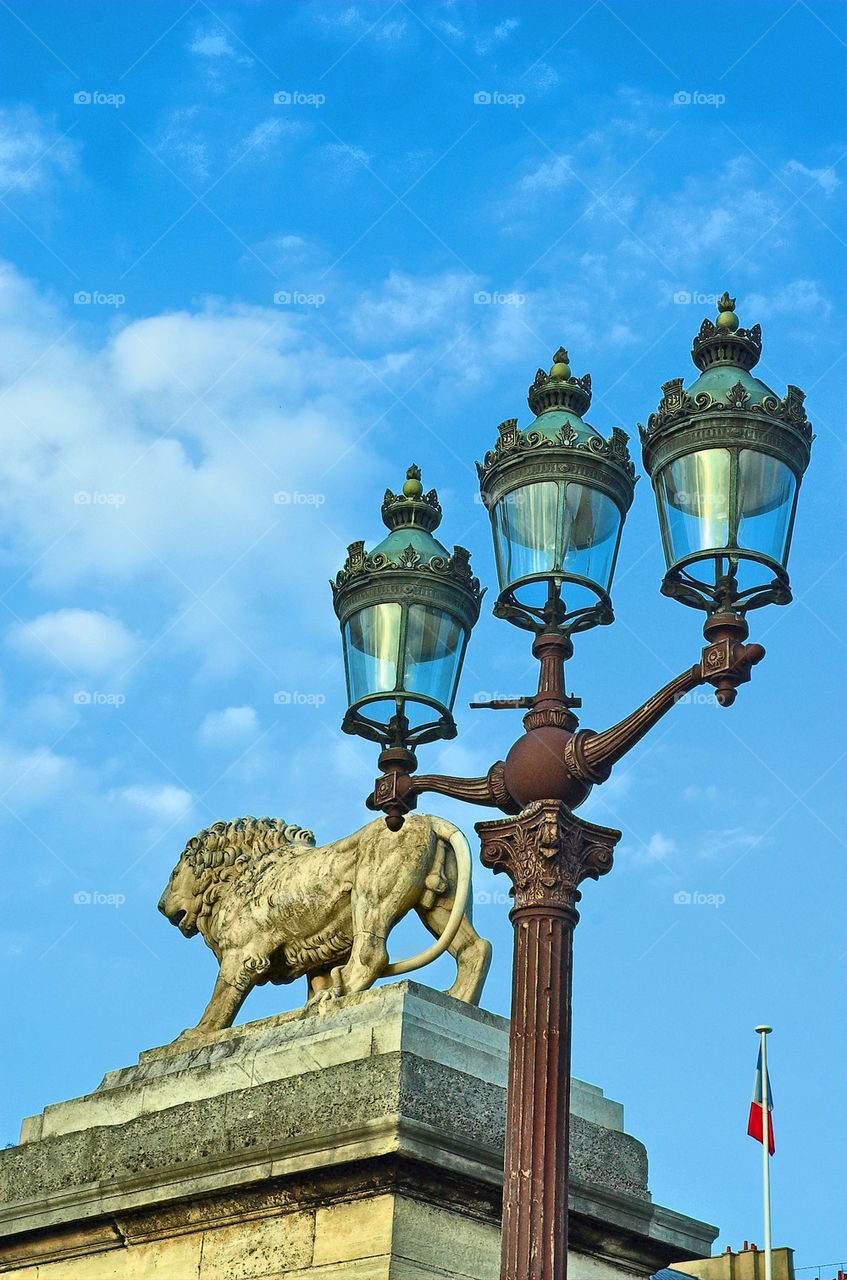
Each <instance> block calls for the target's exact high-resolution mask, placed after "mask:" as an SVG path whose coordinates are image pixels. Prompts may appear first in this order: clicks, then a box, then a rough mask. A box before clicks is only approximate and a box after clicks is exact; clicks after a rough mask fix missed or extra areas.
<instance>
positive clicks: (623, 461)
mask: <svg viewBox="0 0 847 1280" xmlns="http://www.w3.org/2000/svg"><path fill="white" fill-rule="evenodd" d="M527 400H528V404H529V407H530V409H531V410H532V412H533V413H534V414H535V420H534V421H533V422H531V423H530V425H529V426H528V427H527V428H526V430H521V429H520V428H519V427H518V422H517V419H516V418H509V419H507V420H506V421H505V422H501V424H500V426H499V427H498V439H497V443H496V444H495V446H494V448H493V449H492V450H490V451H489V452H488V453H486V455H485V458H484V460H483V462H482V463H479V462H478V463H477V472H478V474H479V487H480V493H481V495H482V500H483V503H484V504H485V506H486V507H487V509H488V512H489V515H490V517H491V525H492V532H493V537H494V553H495V559H496V564H497V576H498V581H499V586H500V594H499V596H498V599H497V602H496V604H495V606H494V614H495V616H496V617H500V618H506V619H507V620H508V621H509V622H513V623H514V624H515V625H516V626H519V627H524V628H525V629H527V630H530V631H535V632H536V633H537V634H540V633H541V632H542V631H548V632H549V631H551V630H556V631H558V632H560V633H561V634H566V635H569V634H570V633H572V632H575V631H585V630H588V628H589V627H595V626H598V625H601V624H605V623H609V622H612V621H613V619H614V614H613V612H612V604H611V599H610V596H609V589H610V587H611V582H612V575H613V574H614V569H615V560H616V558H617V551H618V544H619V541H620V533H621V529H622V527H623V522H624V518H625V516H626V513H627V511H628V510H629V507H630V505H631V503H632V495H633V489H634V485H635V479H636V476H635V468H634V467H633V465H632V461H631V459H630V456H629V450H628V448H627V441H628V439H629V437H628V436H627V435H626V433H625V432H624V431H621V430H620V428H619V427H615V428H614V430H613V431H612V434H611V436H610V437H609V438H608V439H604V438H603V436H602V435H601V434H600V433H599V432H598V431H595V429H594V427H592V426H591V424H590V423H588V422H586V421H585V419H584V416H583V415H584V414H585V413H586V412H587V411H588V409H589V407H590V405H591V376H590V374H584V375H583V376H582V377H575V376H574V375H573V374H572V373H571V366H570V360H569V357H568V353H567V351H566V350H565V349H564V347H560V348H559V349H558V351H557V352H556V353H555V355H554V356H553V363H552V367H551V368H550V371H549V373H546V372H545V371H544V370H543V369H539V370H538V373H537V374H536V377H535V381H534V382H533V384H532V386H531V387H530V389H529V395H528V397H527Z"/></svg>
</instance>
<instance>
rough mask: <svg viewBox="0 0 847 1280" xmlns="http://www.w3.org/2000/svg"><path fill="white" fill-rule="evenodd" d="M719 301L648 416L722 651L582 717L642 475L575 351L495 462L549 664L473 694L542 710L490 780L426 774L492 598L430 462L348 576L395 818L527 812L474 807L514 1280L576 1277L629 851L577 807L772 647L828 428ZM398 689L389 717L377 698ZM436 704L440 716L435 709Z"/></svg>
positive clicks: (490, 458)
mask: <svg viewBox="0 0 847 1280" xmlns="http://www.w3.org/2000/svg"><path fill="white" fill-rule="evenodd" d="M719 305H720V314H719V316H718V319H717V323H716V324H712V323H711V322H710V321H708V320H705V321H704V322H703V326H702V327H701V330H700V333H699V335H698V337H697V338H696V339H695V342H694V349H693V352H692V357H693V359H694V361H695V363H696V364H697V366H698V368H699V369H700V370H701V376H700V377H699V378H698V379H697V380H696V382H694V384H693V385H692V386H691V387H689V388H688V390H687V391H686V390H684V389H683V383H682V379H676V380H674V381H673V382H668V383H666V384H665V385H664V387H663V391H664V398H663V400H662V402H661V404H660V406H659V409H658V411H657V412H656V413H655V414H652V415H651V417H650V418H649V420H648V426H647V429H646V431H645V430H644V428H639V429H640V431H641V437H642V442H643V447H644V463H645V467H646V468H647V470H648V472H649V474H650V477H651V479H652V481H653V486H654V490H655V493H656V500H657V504H658V508H659V521H660V525H661V529H662V538H663V545H664V549H665V556H666V560H667V568H668V572H667V574H666V577H665V580H664V583H663V585H662V590H663V592H665V594H667V595H671V596H674V597H675V598H677V599H680V600H681V601H682V602H683V603H684V604H687V605H691V606H694V607H697V608H702V609H704V610H705V612H706V615H707V616H706V623H705V626H704V635H705V638H706V647H705V648H704V649H703V651H702V655H701V658H700V661H699V662H697V663H696V664H695V665H694V666H692V667H690V668H689V669H688V670H686V671H684V672H682V674H681V675H679V676H677V677H676V678H675V679H674V680H671V681H670V682H669V683H668V684H667V685H665V687H664V688H663V689H661V690H660V691H659V692H658V693H657V694H655V695H654V696H653V697H652V698H650V699H649V701H647V702H646V703H644V704H643V706H641V707H639V708H638V709H637V710H636V711H634V712H633V713H632V714H631V715H629V716H627V717H626V719H624V720H622V721H621V722H620V723H619V724H617V725H615V726H613V727H612V728H611V729H607V730H605V731H604V732H602V733H595V732H593V731H592V730H590V729H579V728H578V720H577V717H576V715H575V710H574V709H575V708H577V707H579V706H580V701H579V699H577V698H573V697H569V696H568V695H567V693H566V691H565V679H564V664H565V661H566V660H567V659H568V658H570V657H571V655H572V652H573V645H572V641H571V636H572V635H573V634H575V633H577V632H581V631H585V630H588V629H589V628H591V627H594V626H598V625H603V624H607V623H610V622H612V621H613V613H612V606H611V600H610V596H609V591H610V588H611V581H612V575H613V572H614V567H615V560H616V557H617V551H618V544H619V541H620V534H621V529H622V527H623V523H624V518H625V516H626V513H627V511H628V509H629V506H630V504H631V502H632V496H633V489H634V485H635V471H634V468H633V465H632V463H631V461H630V458H629V453H628V450H627V439H628V437H627V436H626V435H625V434H624V432H623V431H620V430H619V429H618V428H615V430H614V431H613V432H612V435H611V436H610V437H609V439H608V440H604V439H603V437H602V436H600V435H599V434H598V433H597V432H596V431H595V430H594V429H593V427H591V426H589V424H588V423H587V422H586V421H585V420H584V418H583V416H582V415H583V414H584V413H585V412H586V411H587V409H588V407H589V405H590V402H591V381H590V378H589V377H588V376H587V375H586V376H585V377H583V378H575V377H573V376H572V375H571V371H570V367H569V365H568V358H567V353H566V352H565V351H563V350H561V349H560V350H559V351H557V352H556V355H555V357H554V363H553V366H552V369H551V370H550V372H549V374H545V373H544V372H543V371H542V370H539V372H538V375H537V377H536V379H535V382H534V383H533V385H532V387H531V388H530V392H529V404H530V408H531V409H532V410H533V412H534V413H535V415H536V417H535V420H534V422H532V424H531V425H530V426H529V427H528V428H527V429H526V430H520V429H519V428H518V425H517V421H516V420H515V419H509V420H508V421H506V422H504V423H502V424H501V426H500V428H499V437H498V440H497V443H496V445H495V447H494V449H493V450H492V451H491V452H490V453H488V454H486V456H485V460H484V462H483V463H482V464H481V465H480V464H477V465H478V470H479V478H480V490H481V492H482V496H483V501H484V502H485V504H486V506H487V507H488V509H489V512H490V515H491V522H492V529H493V536H494V548H495V557H496V563H497V574H498V578H499V585H500V594H499V596H498V599H497V602H496V604H495V606H494V613H495V615H496V616H498V617H502V618H506V619H507V620H508V621H510V622H512V623H514V624H515V625H516V626H518V627H521V628H523V629H525V630H529V631H532V632H533V633H534V637H535V638H534V640H533V645H532V651H533V654H534V655H535V656H536V657H537V658H538V659H539V663H540V672H539V680H538V689H537V691H536V693H535V694H534V695H533V696H532V697H527V698H517V699H513V700H500V701H497V702H490V703H476V704H471V705H472V706H485V707H491V708H495V709H496V708H505V707H521V708H524V709H525V710H526V714H525V716H524V720H523V723H524V729H525V732H524V734H523V735H522V736H521V737H520V738H518V740H517V742H515V744H514V745H513V746H512V748H511V750H510V751H509V752H508V754H507V756H506V759H505V761H497V762H496V763H495V764H493V765H492V766H491V768H490V769H489V771H488V773H487V774H486V776H485V777H483V778H450V777H443V776H441V775H435V774H429V775H426V774H416V773H415V772H414V770H415V768H416V760H415V756H414V753H413V750H412V748H413V746H415V745H417V744H419V743H421V742H427V741H432V740H433V739H435V738H439V737H453V736H454V735H455V732H456V729H455V725H454V722H453V719H452V705H453V699H454V696H455V690H456V684H457V681H458V675H459V670H460V667H461V661H462V657H463V654H464V649H465V644H466V642H467V637H468V634H469V632H470V629H471V627H472V626H473V624H474V622H475V621H476V618H477V616H478V612H479V601H480V591H479V584H478V583H477V581H476V579H475V578H472V577H471V575H470V568H469V556H468V553H467V552H466V551H464V550H463V549H462V548H460V547H456V548H454V551H453V555H452V556H450V555H449V554H448V552H447V551H446V549H445V548H444V547H442V546H441V544H440V543H438V542H436V540H435V539H434V538H433V537H432V534H431V531H432V529H434V528H435V527H436V526H437V524H438V521H439V519H440V507H439V505H438V501H437V498H436V495H435V493H434V492H433V493H430V494H427V495H426V497H424V496H423V492H422V489H421V486H420V483H419V472H418V471H417V468H410V470H409V479H408V480H407V482H406V485H405V486H404V495H403V496H396V495H394V494H392V493H391V492H390V491H389V492H388V493H387V494H386V499H385V503H384V504H383V518H384V519H385V521H386V523H387V524H388V525H389V528H390V529H391V533H390V534H389V536H388V538H386V539H385V541H384V542H383V543H381V544H380V546H379V547H377V548H376V550H375V551H373V552H371V553H370V555H368V554H366V553H365V551H364V544H363V543H361V542H357V543H354V544H353V545H352V546H351V547H350V550H349V554H348V558H347V562H346V564H345V566H344V568H343V570H342V571H341V573H340V574H339V575H338V578H337V579H336V581H335V583H333V592H334V597H335V609H336V612H337V613H338V616H339V619H340V621H341V626H342V635H343V639H344V650H345V661H346V668H347V680H348V695H349V700H350V707H349V710H348V712H347V715H346V716H345V719H344V723H343V726H342V727H343V728H344V729H345V731H346V732H348V733H357V734H360V735H362V736H363V737H366V738H369V739H371V740H373V741H377V742H380V743H381V744H382V747H383V751H382V754H381V755H380V758H379V765H380V768H381V769H382V771H383V772H382V775H381V776H380V777H379V778H378V779H377V781H376V783H375V786H374V791H373V794H372V795H371V796H370V797H369V798H368V801H367V803H368V806H369V807H370V808H372V809H381V810H382V811H383V812H384V813H385V814H386V822H387V823H388V825H389V827H390V828H391V829H392V830H397V829H398V828H399V827H400V825H402V822H403V817H404V815H405V813H407V812H408V811H409V810H410V809H413V808H414V807H415V805H416V803H417V797H418V796H419V795H421V794H422V793H424V792H427V791H432V792H439V793H441V794H442V795H449V796H452V797H454V798H456V799H461V800H467V801H469V802H471V803H472V804H481V805H488V806H491V807H493V808H498V809H500V810H501V811H502V812H504V813H506V814H508V815H510V816H509V817H507V818H505V819H499V820H495V821H489V822H480V823H477V824H476V830H477V833H478V834H479V836H480V840H481V854H480V856H481V859H482V862H483V863H484V864H485V865H486V866H489V867H492V868H493V870H494V871H505V872H506V874H507V875H508V876H509V877H510V879H511V880H512V884H513V889H512V896H513V898H514V906H513V908H512V911H511V913H510V918H511V921H512V924H513V926H514V932H515V952H514V966H513V978H512V984H513V985H512V1021H511V1033H510V1057H509V1084H508V1104H507V1119H506V1152H505V1180H504V1192H503V1253H502V1271H501V1276H502V1280H566V1277H567V1217H568V1101H569V1090H570V1026H571V968H572V964H571V961H572V937H573V929H574V926H575V925H576V923H577V921H578V919H579V916H578V912H577V910H576V904H577V903H578V901H579V899H580V892H579V888H578V886H579V884H580V882H581V881H582V880H585V879H587V878H593V879H597V878H598V877H599V876H600V875H603V874H604V873H605V872H607V871H609V870H610V869H611V866H612V853H613V849H614V846H615V844H616V843H617V841H618V840H619V839H620V832H619V831H613V830H610V829H609V828H606V827H599V826H596V825H595V824H593V823H589V822H586V821H584V820H583V819H581V818H577V817H575V815H574V813H573V810H574V809H576V808H578V806H579V805H580V804H582V803H583V801H584V800H585V799H586V798H587V796H588V794H589V792H590V791H591V788H592V786H594V785H596V784H598V783H602V782H604V781H605V780H606V779H607V778H608V777H609V774H610V772H611V770H612V767H613V765H614V764H615V763H616V762H617V761H618V760H620V759H621V757H622V756H624V755H625V754H626V752H627V751H629V750H630V748H631V747H633V746H634V745H635V743H636V742H638V741H639V739H640V738H642V737H643V736H644V734H645V733H647V731H648V730H649V729H650V728H651V727H652V726H653V725H654V724H655V723H656V722H657V721H658V720H659V719H660V718H661V717H662V716H663V715H664V714H665V712H666V711H668V710H669V709H670V707H672V706H673V704H674V703H675V702H676V701H677V700H678V699H679V698H680V697H682V696H683V695H684V694H686V693H688V692H690V691H691V690H692V689H694V688H696V687H697V686H698V685H701V684H706V683H708V684H711V685H713V686H714V687H715V689H716V696H717V699H718V702H719V703H720V704H721V705H722V706H729V705H730V704H731V703H732V702H733V701H734V700H735V695H736V689H737V687H738V685H739V684H742V683H744V682H745V681H747V680H749V678H750V669H751V667H752V666H753V665H754V664H755V663H757V662H759V661H760V660H761V659H762V658H763V657H764V649H762V648H761V646H760V645H747V644H744V643H743V641H744V640H745V639H746V637H747V633H748V632H747V623H746V621H745V617H744V615H745V613H746V612H747V610H749V609H752V608H756V607H758V606H760V605H764V604H767V603H775V604H786V603H787V602H788V601H789V600H790V599H791V595H790V591H789V588H788V575H787V572H786V567H785V566H786V561H787V555H788V543H789V539H790V533H791V525H792V523H793V518H794V506H795V503H796V495H797V489H798V488H799V484H800V480H801V477H802V474H803V472H804V470H805V468H806V466H807V464H808V461H809V449H810V445H811V441H812V438H813V437H812V435H811V428H810V427H809V424H808V422H807V420H806V415H805V412H804V411H803V407H802V406H803V394H802V392H800V391H798V389H797V388H796V387H789V388H788V394H787V395H786V396H785V398H784V399H780V398H779V397H778V396H776V395H775V394H774V393H773V392H772V391H770V390H769V389H768V388H767V387H766V386H765V385H764V384H763V383H762V382H760V381H759V380H758V379H756V378H754V377H753V376H752V375H751V374H750V369H752V368H753V366H754V365H755V363H756V361H757V359H758V356H759V353H760V351H761V334H760V331H759V326H758V325H756V326H755V327H754V328H753V329H751V330H749V331H748V330H744V329H739V327H738V320H737V317H736V316H735V313H734V311H733V309H732V308H733V306H734V301H733V300H731V299H729V298H728V297H727V295H724V297H723V298H722V299H721V302H720V304H719ZM695 573H696V574H702V575H704V576H702V577H696V576H694V575H695ZM767 575H773V577H772V580H771V581H763V577H766V576H767ZM375 610H376V612H374V611H375ZM379 704H382V706H383V708H384V712H383V714H384V718H383V719H382V720H379V721H377V720H375V719H371V718H369V717H366V716H365V715H364V714H363V710H362V709H363V708H364V707H366V706H367V707H372V706H373V705H379ZM386 704H388V707H387V709H385V708H386ZM392 705H393V710H391V714H388V710H390V708H391V706H392ZM410 708H413V710H410ZM422 708H423V709H424V710H423V711H422V710H421V709H422ZM432 711H436V712H437V713H438V719H437V720H435V721H433V720H432V719H431V718H430V719H429V720H427V719H426V718H425V717H426V715H430V717H431V712H432Z"/></svg>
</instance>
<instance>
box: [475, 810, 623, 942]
mask: <svg viewBox="0 0 847 1280" xmlns="http://www.w3.org/2000/svg"><path fill="white" fill-rule="evenodd" d="M475 827H476V832H477V834H478V835H479V838H480V841H481V843H482V847H481V849H480V859H481V861H482V864H483V866H486V867H491V869H492V870H493V871H494V872H498V871H505V872H506V874H507V876H508V877H509V879H510V880H511V881H512V884H513V886H514V887H513V889H512V896H513V898H514V901H515V905H514V908H513V910H515V911H518V910H521V909H522V908H526V907H535V908H541V909H545V908H553V909H556V910H559V911H565V912H569V913H572V914H573V915H574V916H575V917H576V909H575V908H576V903H577V902H579V900H580V897H581V896H582V895H581V894H580V892H579V889H578V888H577V886H578V885H579V884H580V882H581V881H583V880H587V879H589V878H590V879H592V880H597V879H599V877H600V876H602V875H605V874H606V872H607V871H611V869H612V856H613V851H614V847H615V845H616V844H617V842H618V841H619V840H620V838H621V833H620V831H614V830H612V829H611V828H610V827H598V826H596V825H595V824H594V823H592V822H585V821H584V819H582V818H576V817H574V815H573V813H572V812H571V810H570V809H569V808H568V806H567V805H566V804H562V802H561V801H559V800H536V801H534V802H533V803H532V804H530V805H528V806H527V807H526V809H524V810H523V811H522V812H521V813H519V814H518V815H517V816H516V817H514V818H501V819H498V820H496V821H494V822H477V823H476V824H475Z"/></svg>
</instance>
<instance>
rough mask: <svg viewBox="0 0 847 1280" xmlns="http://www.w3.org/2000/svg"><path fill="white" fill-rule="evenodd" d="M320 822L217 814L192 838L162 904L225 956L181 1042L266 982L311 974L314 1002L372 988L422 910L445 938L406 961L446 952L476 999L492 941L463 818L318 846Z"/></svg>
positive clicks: (410, 824)
mask: <svg viewBox="0 0 847 1280" xmlns="http://www.w3.org/2000/svg"><path fill="white" fill-rule="evenodd" d="M314 844H315V838H314V836H313V835H312V833H311V831H306V830H305V829H304V828H302V827H297V826H294V825H292V824H288V823H286V822H285V821H284V820H283V819H282V818H239V819H237V820H236V821H235V822H216V823H214V824H213V825H212V826H211V827H207V828H205V829H204V830H203V831H201V832H199V833H198V835H196V836H194V837H193V838H192V839H191V840H189V842H188V844H187V845H186V847H185V849H184V850H183V852H182V856H181V857H180V860H179V862H178V863H177V865H176V866H175V867H174V869H173V871H172V873H171V876H170V879H169V880H168V883H167V886H166V888H165V891H164V893H163V894H162V897H161V899H160V901H159V910H160V911H161V912H162V914H163V915H165V916H166V917H167V918H168V920H170V922H171V924H174V925H176V926H177V927H178V928H179V929H180V930H181V931H182V933H184V934H185V936H186V937H188V938H190V937H194V936H195V935H196V934H198V933H199V934H201V935H202V937H203V938H204V940H205V941H206V943H207V944H208V945H209V946H210V947H211V948H212V950H213V951H214V953H215V956H216V957H217V959H218V962H219V964H220V966H221V969H220V973H219V975H218V979H217V982H216V983H215V988H214V991H213V992H212V998H211V1000H210V1001H209V1003H208V1005H207V1006H206V1011H205V1013H204V1014H203V1017H202V1018H201V1019H200V1022H199V1023H198V1025H197V1026H196V1027H193V1028H191V1029H190V1030H187V1031H184V1032H183V1033H182V1035H181V1036H180V1042H181V1043H195V1042H196V1041H198V1040H202V1039H203V1038H204V1036H206V1035H208V1033H209V1032H216V1031H220V1030H222V1029H223V1028H224V1027H230V1026H231V1025H232V1023H233V1021H234V1019H235V1017H236V1015H237V1014H238V1011H239V1009H240V1008H241V1005H242V1004H243V1002H244V1000H245V998H246V997H247V995H248V994H249V993H250V991H251V990H252V989H253V987H254V986H256V985H257V984H261V983H264V982H277V983H279V982H290V981H291V980H292V978H299V977H303V976H304V975H305V976H306V977H307V978H308V985H309V1002H310V1003H318V1004H320V1003H322V1002H326V1001H330V1002H331V1001H332V1000H333V999H334V997H336V996H345V995H351V994H352V993H353V992H356V991H366V990H368V988H370V987H371V986H373V984H374V982H375V981H376V980H377V978H379V977H381V976H383V975H384V974H390V973H391V971H392V970H391V968H390V967H389V957H388V951H387V945H386V943H387V938H388V935H389V933H390V931H391V929H392V927H393V925H394V924H396V923H397V921H398V920H400V919H402V917H403V916H405V915H406V914H407V913H408V912H409V911H412V910H414V911H416V912H417V913H418V915H419V916H420V918H421V920H422V921H423V923H424V924H425V925H426V927H427V928H428V929H429V930H430V932H431V933H433V934H434V935H435V937H436V941H435V943H434V944H433V945H432V946H430V947H427V949H426V950H425V951H423V952H421V953H420V954H419V955H417V956H414V957H411V958H410V959H406V960H404V961H402V962H401V964H400V965H399V966H394V972H398V971H399V972H401V973H410V972H411V971H412V970H414V969H420V968H422V967H423V966H424V965H426V964H429V963H431V961H433V960H435V959H437V957H438V956H440V955H442V954H443V953H444V952H445V951H447V950H449V952H450V954H451V955H452V956H453V957H454V958H455V960H456V980H455V982H454V983H453V985H452V987H451V988H450V995H452V996H454V997H456V998H457V999H459V1000H467V1001H468V1002H469V1003H471V1004H473V1005H476V1004H478V1003H479V997H480V995H481V993H482V988H483V984H484V982H485V976H486V974H487V973H488V966H489V964H490V963H491V946H490V944H489V943H488V942H486V941H485V940H484V939H483V938H480V937H479V935H478V934H477V932H476V931H475V929H474V927H473V925H472V923H471V918H470V908H469V902H470V900H471V899H470V892H471V888H470V886H471V878H472V863H471V851H470V847H469V845H468V842H467V839H466V838H465V836H464V835H463V834H462V832H461V831H460V830H459V828H458V827H456V826H454V825H453V823H452V822H448V821H446V819H444V818H436V817H432V816H429V815H427V814H422V813H410V814H409V816H408V818H407V820H406V821H405V823H404V824H403V827H402V829H401V830H400V831H389V830H388V827H387V826H386V825H385V822H384V821H383V819H382V818H377V819H376V820H375V821H373V822H369V823H368V825H367V826H366V827H362V829H361V830H360V831H357V832H355V833H354V834H353V835H350V836H346V837H345V838H344V839H342V840H336V841H334V843H332V844H328V845H324V846H323V847H322V848H320V849H316V848H314Z"/></svg>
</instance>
